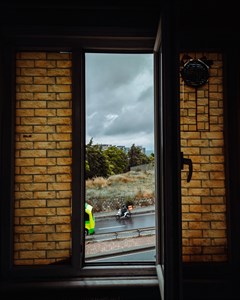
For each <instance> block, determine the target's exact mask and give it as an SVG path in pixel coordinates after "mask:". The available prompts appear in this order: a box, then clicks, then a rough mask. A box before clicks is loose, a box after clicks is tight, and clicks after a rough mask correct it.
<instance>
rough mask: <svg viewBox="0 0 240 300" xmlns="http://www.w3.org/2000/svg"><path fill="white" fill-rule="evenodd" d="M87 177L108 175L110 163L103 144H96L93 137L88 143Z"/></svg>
mask: <svg viewBox="0 0 240 300" xmlns="http://www.w3.org/2000/svg"><path fill="white" fill-rule="evenodd" d="M85 171H86V178H87V179H88V178H94V177H100V176H101V177H108V176H109V175H110V173H111V171H110V164H109V161H108V159H107V156H106V155H105V154H104V152H103V150H102V147H101V145H98V144H96V145H94V144H93V139H92V138H91V140H90V141H89V143H88V144H87V145H86V170H85Z"/></svg>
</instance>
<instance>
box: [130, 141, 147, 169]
mask: <svg viewBox="0 0 240 300" xmlns="http://www.w3.org/2000/svg"><path fill="white" fill-rule="evenodd" d="M128 158H129V162H128V163H129V168H131V167H135V166H139V165H144V164H148V163H149V162H150V159H149V157H148V156H147V155H146V154H145V153H143V152H142V149H141V148H140V147H137V146H135V144H133V145H132V147H131V148H130V149H129V151H128Z"/></svg>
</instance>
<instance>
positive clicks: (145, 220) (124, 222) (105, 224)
mask: <svg viewBox="0 0 240 300" xmlns="http://www.w3.org/2000/svg"><path fill="white" fill-rule="evenodd" d="M153 226H155V214H154V213H153V212H151V213H146V214H136V215H135V214H133V215H132V216H131V218H128V219H120V220H116V218H115V217H105V218H96V225H95V227H96V228H95V233H96V234H99V233H109V232H117V231H124V230H130V229H137V228H145V227H153Z"/></svg>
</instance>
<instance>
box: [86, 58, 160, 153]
mask: <svg viewBox="0 0 240 300" xmlns="http://www.w3.org/2000/svg"><path fill="white" fill-rule="evenodd" d="M86 112H87V119H86V142H87V143H88V142H89V140H90V139H91V138H93V143H94V144H112V145H116V146H118V145H121V146H126V147H131V146H132V144H135V145H136V146H143V147H145V148H146V149H148V150H153V149H154V146H153V143H154V142H153V130H154V128H153V123H154V120H153V113H154V112H153V55H152V54H99V53H88V54H86Z"/></svg>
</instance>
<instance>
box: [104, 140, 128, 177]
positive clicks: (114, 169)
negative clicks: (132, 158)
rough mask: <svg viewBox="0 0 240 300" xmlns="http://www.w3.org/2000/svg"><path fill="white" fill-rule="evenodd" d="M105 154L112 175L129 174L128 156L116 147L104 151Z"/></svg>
mask: <svg viewBox="0 0 240 300" xmlns="http://www.w3.org/2000/svg"><path fill="white" fill-rule="evenodd" d="M104 154H105V155H106V156H107V159H108V161H109V164H110V170H111V174H112V175H114V174H121V173H125V172H127V170H128V156H127V154H126V153H125V152H124V151H123V150H122V149H119V148H118V147H116V146H110V147H108V148H107V149H106V150H105V151H104Z"/></svg>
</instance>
